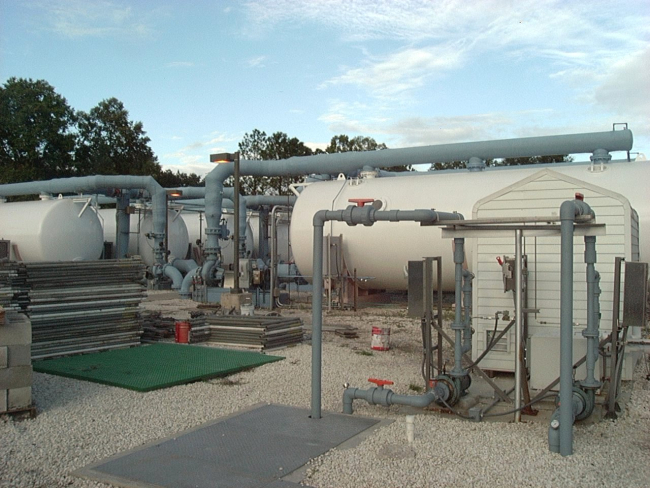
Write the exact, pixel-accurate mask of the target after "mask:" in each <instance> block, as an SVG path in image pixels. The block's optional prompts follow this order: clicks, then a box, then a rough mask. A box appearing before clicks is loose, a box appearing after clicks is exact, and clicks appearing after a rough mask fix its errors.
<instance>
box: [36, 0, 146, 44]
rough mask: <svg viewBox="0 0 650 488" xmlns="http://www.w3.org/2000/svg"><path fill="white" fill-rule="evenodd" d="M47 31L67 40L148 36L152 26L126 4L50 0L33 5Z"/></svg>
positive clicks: (100, 1) (98, 0) (98, 1)
mask: <svg viewBox="0 0 650 488" xmlns="http://www.w3.org/2000/svg"><path fill="white" fill-rule="evenodd" d="M32 6H33V7H35V8H36V9H38V11H39V12H44V13H45V14H46V15H45V16H44V22H45V23H46V25H47V26H48V27H47V28H48V29H49V30H52V31H54V32H56V33H57V34H59V35H62V36H64V37H69V38H82V37H120V38H129V37H134V36H135V37H150V36H151V35H152V34H153V33H154V30H153V27H152V26H151V25H150V24H149V22H148V20H147V18H146V17H147V16H141V15H140V14H139V13H138V12H136V11H134V8H133V7H132V6H131V5H129V4H123V3H114V2H110V1H104V0H95V1H88V0H53V1H44V2H41V1H39V2H36V3H34V4H33V5H32Z"/></svg>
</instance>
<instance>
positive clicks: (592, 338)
mask: <svg viewBox="0 0 650 488" xmlns="http://www.w3.org/2000/svg"><path fill="white" fill-rule="evenodd" d="M585 263H586V264H587V328H586V329H585V330H583V331H582V335H583V336H584V337H586V338H587V364H586V367H587V375H586V377H585V380H584V381H583V382H582V383H581V384H582V386H583V387H585V388H599V387H600V382H599V381H597V380H596V377H595V370H596V360H597V359H598V335H599V333H598V315H597V312H596V300H597V299H598V297H597V294H596V291H597V290H596V288H597V280H596V268H595V266H594V264H595V263H596V237H595V236H585Z"/></svg>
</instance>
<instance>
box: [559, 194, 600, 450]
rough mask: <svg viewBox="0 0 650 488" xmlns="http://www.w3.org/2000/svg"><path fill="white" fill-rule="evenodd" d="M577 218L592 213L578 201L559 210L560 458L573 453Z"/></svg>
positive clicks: (562, 206) (568, 203)
mask: <svg viewBox="0 0 650 488" xmlns="http://www.w3.org/2000/svg"><path fill="white" fill-rule="evenodd" d="M578 215H591V216H592V217H594V213H593V211H592V210H591V208H590V207H589V205H587V204H586V203H584V202H583V201H581V200H577V199H576V200H567V201H565V202H563V203H562V205H561V206H560V235H561V240H562V242H561V246H560V248H561V258H560V269H561V274H560V454H561V455H562V456H569V455H571V454H572V453H573V412H572V404H571V402H572V396H573V226H574V222H575V218H576V217H577V216H578Z"/></svg>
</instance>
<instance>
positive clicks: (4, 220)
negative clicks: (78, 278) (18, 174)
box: [0, 198, 103, 262]
mask: <svg viewBox="0 0 650 488" xmlns="http://www.w3.org/2000/svg"><path fill="white" fill-rule="evenodd" d="M0 239H8V240H10V241H11V245H12V247H13V246H16V250H17V251H18V253H17V254H14V253H13V251H12V256H11V257H12V259H15V260H22V261H25V262H42V261H85V260H93V259H99V258H100V256H101V254H102V250H103V237H102V226H101V223H100V220H99V218H98V217H97V214H96V213H95V211H94V210H93V208H92V207H91V206H90V205H88V200H87V199H79V200H73V199H68V198H66V199H56V200H43V201H36V202H15V203H0Z"/></svg>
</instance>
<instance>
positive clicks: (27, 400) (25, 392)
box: [7, 386, 32, 410]
mask: <svg viewBox="0 0 650 488" xmlns="http://www.w3.org/2000/svg"><path fill="white" fill-rule="evenodd" d="M31 404H32V387H31V386H25V387H23V388H12V389H11V390H9V391H8V392H7V406H8V407H9V410H18V409H21V408H27V407H29V406H31Z"/></svg>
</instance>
